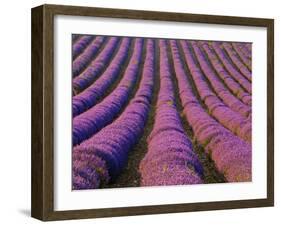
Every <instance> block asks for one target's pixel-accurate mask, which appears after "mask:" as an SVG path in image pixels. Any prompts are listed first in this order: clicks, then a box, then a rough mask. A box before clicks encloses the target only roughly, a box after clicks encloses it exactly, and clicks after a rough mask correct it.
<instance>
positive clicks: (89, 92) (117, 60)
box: [72, 38, 131, 117]
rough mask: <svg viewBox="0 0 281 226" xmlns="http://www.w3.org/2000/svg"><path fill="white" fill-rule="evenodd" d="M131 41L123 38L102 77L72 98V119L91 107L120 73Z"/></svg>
mask: <svg viewBox="0 0 281 226" xmlns="http://www.w3.org/2000/svg"><path fill="white" fill-rule="evenodd" d="M130 44H131V39H130V38H123V39H122V42H121V45H120V48H119V50H118V52H117V53H116V55H115V56H114V58H113V60H112V61H111V62H110V64H109V66H108V67H107V68H106V70H105V71H104V72H103V73H102V75H101V76H100V77H99V78H98V79H97V80H96V81H95V82H94V83H93V84H92V85H91V86H89V87H88V88H87V89H85V90H84V91H83V92H81V93H79V94H77V95H76V96H74V97H73V98H72V115H73V117H75V116H77V115H79V114H81V113H83V112H84V111H86V110H87V109H89V108H91V107H93V106H94V105H95V104H97V102H98V101H99V100H100V98H101V97H102V96H103V94H104V93H105V91H106V90H107V89H108V88H109V87H110V86H111V85H112V83H113V82H114V81H115V80H116V79H117V77H118V75H119V74H120V72H121V69H122V67H123V66H124V65H123V64H124V62H125V60H126V59H127V57H128V51H129V48H130Z"/></svg>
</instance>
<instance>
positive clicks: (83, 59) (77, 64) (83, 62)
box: [72, 36, 106, 78]
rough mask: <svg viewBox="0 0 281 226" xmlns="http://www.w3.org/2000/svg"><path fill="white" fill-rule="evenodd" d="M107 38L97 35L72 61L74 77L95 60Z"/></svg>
mask: <svg viewBox="0 0 281 226" xmlns="http://www.w3.org/2000/svg"><path fill="white" fill-rule="evenodd" d="M105 40H106V38H105V37H103V36H97V37H96V38H95V39H94V40H93V41H92V42H91V43H90V44H89V45H88V46H87V47H86V49H84V51H83V53H81V54H80V55H79V56H78V57H77V58H76V59H75V60H74V61H73V63H72V77H73V78H75V77H76V76H78V75H79V74H80V73H82V72H83V71H84V69H85V68H86V67H87V66H88V64H89V63H90V62H91V61H92V60H93V58H94V57H95V56H96V54H97V53H98V51H99V49H100V48H101V45H102V44H103V42H104V41H105Z"/></svg>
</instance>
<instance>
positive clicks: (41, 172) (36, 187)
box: [31, 5, 274, 221]
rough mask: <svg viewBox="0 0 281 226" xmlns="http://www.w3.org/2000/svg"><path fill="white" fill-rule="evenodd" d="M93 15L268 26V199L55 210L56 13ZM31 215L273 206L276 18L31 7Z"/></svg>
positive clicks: (49, 216) (85, 215)
mask: <svg viewBox="0 0 281 226" xmlns="http://www.w3.org/2000/svg"><path fill="white" fill-rule="evenodd" d="M55 15H73V16H95V17H110V18H129V19H142V20H158V21H178V22H195V23H208V24H224V25H242V26H256V27H266V28H267V48H268V51H267V53H268V55H267V101H268V102H267V156H268V157H267V198H266V199H255V200H239V201H220V202H205V203H188V204H171V205H157V206H138V207H123V208H105V209H91V210H83V209H82V210H71V211H54V189H53V187H54V186H53V185H54V184H53V183H54V182H53V178H54V167H53V166H54V159H53V133H54V116H53V112H54V104H53V103H54V101H53V99H54V88H53V87H54V86H53V84H54V72H53V68H54V63H53V57H54V56H53V51H54V40H53V36H54V31H53V30H54V29H53V28H54V16H55ZM31 51H32V191H31V192H32V200H31V204H32V205H31V214H32V217H34V218H37V219H40V220H43V221H49V220H65V219H81V218H97V217H113V216H128V215H141V214H160V213H174V212H186V211H202V210H219V209H234V208H249V207H264V206H273V205H274V21H273V19H260V18H246V17H230V16H211V15H200V14H185V13H168V12H153V11H137V10H123V9H109V8H91V7H77V6H61V5H42V6H39V7H36V8H33V9H32V49H31Z"/></svg>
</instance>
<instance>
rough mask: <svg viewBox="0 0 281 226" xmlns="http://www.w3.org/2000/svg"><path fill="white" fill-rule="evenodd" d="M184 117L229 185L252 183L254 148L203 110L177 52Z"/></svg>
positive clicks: (176, 69)
mask: <svg viewBox="0 0 281 226" xmlns="http://www.w3.org/2000/svg"><path fill="white" fill-rule="evenodd" d="M172 55H173V61H174V67H175V72H176V78H177V80H178V87H179V94H180V99H181V104H182V106H183V108H184V110H183V113H184V115H185V117H186V119H187V121H188V123H189V124H190V126H191V127H192V129H193V132H194V135H195V138H196V140H197V142H199V144H201V145H202V146H203V147H204V149H205V151H206V152H207V153H208V154H209V155H210V157H211V158H212V159H213V161H214V162H215V164H216V167H217V169H218V171H219V172H221V173H222V174H223V175H224V177H225V178H226V179H227V181H229V182H236V181H243V182H244V181H251V178H252V172H251V169H252V163H251V159H252V151H251V145H250V144H248V143H247V142H245V141H243V140H242V139H240V138H239V137H237V136H235V135H234V134H233V133H231V132H230V131H229V130H227V129H226V128H224V127H223V126H222V125H221V124H220V123H218V122H217V121H216V120H215V119H213V118H212V117H211V116H210V115H209V114H208V113H207V112H205V110H204V109H203V108H202V106H201V105H200V103H199V102H198V99H197V98H196V96H195V94H194V93H193V90H192V86H191V84H190V81H189V79H188V74H187V72H186V71H185V68H184V66H183V65H184V62H183V61H182V58H181V56H180V54H179V51H178V50H177V49H176V48H173V49H172Z"/></svg>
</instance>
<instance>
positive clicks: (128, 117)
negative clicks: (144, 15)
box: [73, 39, 155, 189]
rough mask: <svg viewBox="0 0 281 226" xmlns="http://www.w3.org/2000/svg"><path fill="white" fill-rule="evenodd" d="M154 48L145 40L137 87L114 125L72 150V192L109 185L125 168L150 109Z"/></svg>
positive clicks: (151, 41)
mask: <svg viewBox="0 0 281 226" xmlns="http://www.w3.org/2000/svg"><path fill="white" fill-rule="evenodd" d="M137 43H138V40H137ZM154 48H155V47H154V41H153V40H151V39H148V40H147V45H146V50H147V51H146V52H147V54H146V57H145V62H144V68H143V72H142V79H141V81H140V86H139V89H138V91H137V93H136V95H135V96H134V98H133V99H132V100H131V101H130V103H129V104H128V106H127V107H126V109H125V111H124V112H123V113H122V114H121V115H120V116H119V117H118V118H117V119H116V120H115V121H114V122H113V123H111V124H110V125H108V126H106V127H104V128H103V129H102V130H101V131H100V132H98V133H97V134H96V135H94V136H92V137H91V138H90V139H88V140H86V141H84V142H83V143H81V144H80V145H78V146H76V147H75V148H74V150H73V189H93V188H98V187H100V186H102V185H104V184H107V183H109V182H112V181H114V180H115V179H116V178H117V177H118V175H119V174H120V173H121V172H122V170H123V169H124V168H125V166H126V165H127V160H128V153H129V152H130V151H131V150H132V148H133V147H134V145H135V144H136V143H137V142H138V141H139V139H140V138H141V136H142V134H143V130H144V127H145V124H146V121H147V118H148V113H149V110H150V107H151V106H150V103H151V98H152V94H153V88H154V76H155V73H154V71H155V69H154V65H155V62H154V61H155V57H154V52H155V51H154ZM135 60H136V59H135Z"/></svg>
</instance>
